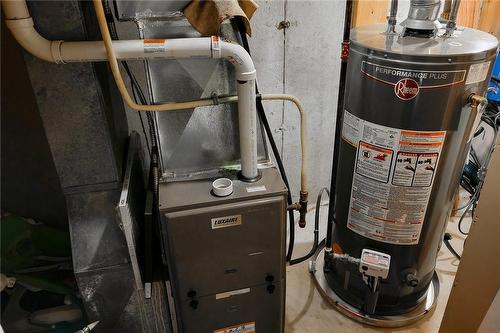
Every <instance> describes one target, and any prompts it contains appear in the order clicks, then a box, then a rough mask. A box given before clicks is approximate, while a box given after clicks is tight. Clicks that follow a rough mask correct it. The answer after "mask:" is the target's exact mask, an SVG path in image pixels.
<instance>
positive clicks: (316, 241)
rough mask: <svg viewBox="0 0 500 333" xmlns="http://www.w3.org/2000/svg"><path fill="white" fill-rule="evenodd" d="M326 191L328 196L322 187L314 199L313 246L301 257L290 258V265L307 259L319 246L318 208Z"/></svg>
mask: <svg viewBox="0 0 500 333" xmlns="http://www.w3.org/2000/svg"><path fill="white" fill-rule="evenodd" d="M325 192H326V193H327V194H328V196H330V191H328V189H327V188H326V187H323V188H322V189H321V190H320V191H319V193H318V198H317V199H316V212H315V214H314V241H313V246H312V248H311V250H310V251H309V253H308V254H306V255H305V256H303V257H300V258H297V259H292V260H290V265H295V264H298V263H301V262H303V261H306V260H308V259H309V258H311V257H312V256H313V255H314V254H315V253H316V251H317V250H318V247H319V242H318V241H319V213H320V208H321V198H322V197H323V193H325ZM324 241H325V240H324V239H323V240H322V241H321V242H324Z"/></svg>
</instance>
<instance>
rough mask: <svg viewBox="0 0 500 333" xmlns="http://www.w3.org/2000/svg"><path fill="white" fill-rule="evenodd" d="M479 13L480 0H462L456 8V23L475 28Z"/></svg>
mask: <svg viewBox="0 0 500 333" xmlns="http://www.w3.org/2000/svg"><path fill="white" fill-rule="evenodd" d="M480 15H481V1H480V0H462V1H461V2H460V8H459V9H458V16H457V24H458V25H460V26H464V27H469V28H477V27H478V25H479V17H480Z"/></svg>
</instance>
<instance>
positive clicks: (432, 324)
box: [285, 205, 470, 333]
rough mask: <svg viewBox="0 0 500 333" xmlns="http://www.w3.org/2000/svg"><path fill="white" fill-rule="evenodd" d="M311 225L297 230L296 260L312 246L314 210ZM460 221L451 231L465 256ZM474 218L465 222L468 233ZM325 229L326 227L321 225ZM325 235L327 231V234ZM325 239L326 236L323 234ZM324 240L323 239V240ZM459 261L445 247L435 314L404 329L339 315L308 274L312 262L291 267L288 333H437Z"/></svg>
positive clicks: (450, 225) (324, 209)
mask: <svg viewBox="0 0 500 333" xmlns="http://www.w3.org/2000/svg"><path fill="white" fill-rule="evenodd" d="M323 206H324V205H322V208H321V210H322V212H321V222H320V223H324V221H326V212H327V210H328V208H327V207H323ZM308 217H309V219H308V226H307V227H306V229H301V230H298V231H297V235H296V246H295V250H294V255H293V257H294V258H297V257H299V256H302V255H305V254H306V253H307V252H309V249H310V247H311V240H312V238H311V235H312V230H313V226H314V211H311V212H310V213H309V214H308ZM458 220H459V218H452V219H451V221H450V223H448V227H447V230H448V232H449V233H450V234H451V236H452V237H453V238H452V240H451V244H452V245H453V247H454V248H455V250H456V251H457V252H458V253H462V245H463V241H464V238H465V236H463V235H462V234H460V232H459V231H458V228H457V225H458ZM469 223H470V218H467V219H466V220H465V221H464V226H466V230H468V224H469ZM321 226H323V225H321ZM323 233H324V231H323ZM320 237H324V235H320ZM320 239H323V238H320ZM458 264H459V261H458V260H457V259H456V258H455V257H454V256H453V255H452V254H451V253H450V252H449V251H448V249H447V248H446V247H445V246H444V245H443V246H442V247H441V250H440V251H439V255H438V259H437V273H438V276H439V280H440V292H439V297H438V301H437V305H436V307H435V310H434V312H433V313H431V314H430V315H428V316H427V317H424V318H423V319H422V320H420V321H418V322H416V323H414V324H412V325H410V326H406V327H402V328H377V327H373V326H368V325H363V324H361V323H358V322H355V321H353V320H351V319H349V318H347V317H345V316H344V315H342V314H341V313H339V312H337V311H336V310H335V309H334V308H333V307H332V306H331V305H330V304H329V303H328V302H327V301H326V300H324V299H323V297H322V296H321V295H320V293H319V292H318V290H317V289H316V285H315V282H314V280H313V279H312V276H311V274H310V273H309V271H308V262H303V263H301V264H298V265H295V266H288V267H287V272H286V274H287V292H286V319H285V321H286V329H285V332H286V333H319V332H335V333H352V332H368V333H369V332H411V333H417V332H419V333H420V332H421V333H424V332H425V333H434V332H438V331H439V326H440V323H441V319H442V317H443V314H444V310H445V308H446V302H447V300H448V297H449V294H450V291H451V287H452V285H453V280H454V278H455V273H456V270H457V268H458Z"/></svg>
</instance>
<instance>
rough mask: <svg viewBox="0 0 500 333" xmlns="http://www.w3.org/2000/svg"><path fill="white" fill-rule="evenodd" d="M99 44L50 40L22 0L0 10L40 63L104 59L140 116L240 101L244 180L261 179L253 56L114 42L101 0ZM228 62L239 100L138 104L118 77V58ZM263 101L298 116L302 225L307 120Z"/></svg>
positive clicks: (209, 45)
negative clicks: (208, 59) (152, 47)
mask: <svg viewBox="0 0 500 333" xmlns="http://www.w3.org/2000/svg"><path fill="white" fill-rule="evenodd" d="M93 3H94V9H95V12H96V16H97V20H98V23H99V29H100V31H101V35H102V37H103V40H102V41H63V40H55V41H52V40H48V39H46V38H44V37H43V36H41V35H40V34H39V33H38V31H37V30H36V29H35V27H34V22H33V19H32V17H31V16H30V13H29V10H28V7H27V4H26V0H3V1H2V9H3V12H4V16H5V22H6V25H7V27H8V29H9V30H10V31H11V33H12V35H13V36H14V38H15V39H16V41H17V42H18V43H19V44H20V45H21V46H22V47H23V48H24V49H25V50H26V51H28V52H29V53H31V54H32V55H33V56H35V57H37V58H40V59H42V60H45V61H48V62H52V63H56V64H66V63H73V62H99V61H108V62H109V65H110V68H111V71H112V74H113V77H114V79H115V82H116V85H117V87H118V90H119V91H120V94H121V96H122V99H123V100H124V102H125V103H126V104H127V105H128V106H129V107H130V108H131V109H134V110H136V111H139V112H164V111H174V110H185V109H193V108H197V107H203V106H211V105H217V104H221V103H238V118H239V131H240V152H241V176H242V180H246V181H252V180H255V179H258V178H259V171H258V169H257V116H256V115H257V112H256V98H257V96H256V93H255V80H256V70H255V66H254V63H253V60H252V58H251V57H250V55H249V54H248V52H246V50H245V49H244V48H243V47H241V46H240V45H238V44H233V43H230V42H226V41H223V40H220V39H219V37H217V36H212V37H201V38H176V39H168V40H166V39H160V40H158V39H157V40H154V41H153V42H155V43H158V45H155V46H154V47H156V48H157V49H156V50H154V51H153V50H148V49H147V46H146V44H145V43H146V40H142V39H138V40H112V39H111V36H110V32H109V29H108V26H107V23H106V18H105V13H104V8H103V5H102V2H101V1H100V0H93ZM200 57H203V58H212V59H221V58H223V59H226V60H228V61H229V62H230V63H231V64H232V65H233V66H234V69H235V77H236V80H237V96H220V97H217V98H205V99H198V100H194V101H189V102H172V103H166V104H155V105H142V104H137V103H135V102H134V101H133V100H132V98H131V97H130V94H129V93H128V91H127V88H126V85H125V83H124V81H123V78H122V76H121V73H120V70H119V67H118V60H149V59H182V58H200ZM258 97H259V98H261V99H262V100H286V101H290V102H293V103H294V104H295V106H296V107H297V109H298V111H299V113H300V128H301V129H300V141H301V155H302V162H301V190H300V200H299V202H298V203H295V204H293V205H292V206H293V209H297V210H298V211H299V213H300V219H299V225H300V226H301V227H304V226H305V217H306V213H307V198H308V191H307V161H306V159H307V157H306V156H307V154H306V117H305V111H304V108H303V106H302V103H301V102H300V100H299V99H298V98H297V97H295V96H293V95H289V94H269V95H266V94H264V95H259V96H258ZM289 208H290V207H289Z"/></svg>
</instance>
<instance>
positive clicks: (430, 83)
mask: <svg viewBox="0 0 500 333" xmlns="http://www.w3.org/2000/svg"><path fill="white" fill-rule="evenodd" d="M361 73H363V74H364V75H366V76H367V77H369V78H370V79H373V80H375V81H378V82H380V83H382V84H387V85H389V86H393V90H394V95H395V96H396V97H397V98H399V99H401V100H403V101H409V100H412V99H414V98H415V97H416V96H417V95H418V94H419V93H420V92H421V91H422V90H425V89H435V88H443V87H447V86H452V85H455V84H459V83H462V82H464V80H465V74H466V71H465V70H456V71H422V70H413V69H408V68H400V67H390V66H382V65H379V64H375V63H371V62H368V61H363V62H362V63H361Z"/></svg>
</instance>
